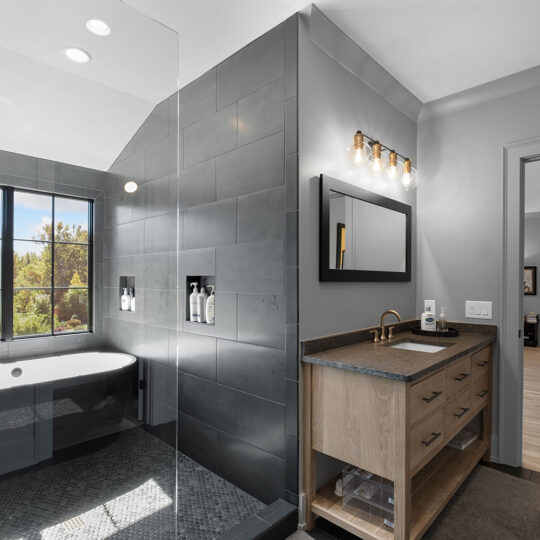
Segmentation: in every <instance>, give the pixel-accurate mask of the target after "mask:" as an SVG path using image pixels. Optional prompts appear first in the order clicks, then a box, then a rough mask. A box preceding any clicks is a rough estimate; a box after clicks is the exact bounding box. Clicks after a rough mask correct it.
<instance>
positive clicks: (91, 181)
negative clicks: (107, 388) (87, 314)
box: [0, 151, 108, 474]
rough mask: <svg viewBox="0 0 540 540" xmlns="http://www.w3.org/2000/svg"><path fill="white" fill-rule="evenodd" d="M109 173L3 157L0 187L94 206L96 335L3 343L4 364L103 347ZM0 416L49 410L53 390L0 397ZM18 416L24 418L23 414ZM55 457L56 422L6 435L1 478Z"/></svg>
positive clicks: (1, 441)
mask: <svg viewBox="0 0 540 540" xmlns="http://www.w3.org/2000/svg"><path fill="white" fill-rule="evenodd" d="M107 176H108V175H107V173H103V172H101V171H95V170H92V169H85V168H82V167H76V166H74V165H67V164H65V163H58V162H55V161H48V160H45V159H38V158H35V157H32V156H25V155H21V154H14V153H11V152H5V151H0V186H13V187H15V188H17V187H18V188H24V189H29V190H35V191H38V192H39V191H41V192H45V193H56V194H58V195H72V196H76V197H84V198H88V199H93V200H94V201H95V207H94V210H95V213H94V217H95V223H94V233H95V236H94V298H93V301H94V304H93V306H94V309H93V316H94V320H93V332H92V333H88V334H77V335H63V336H50V337H39V338H32V339H24V340H16V341H10V342H7V341H2V342H0V362H11V361H14V360H16V359H19V358H28V357H32V356H50V355H56V354H62V353H67V352H70V351H83V350H89V349H93V348H96V347H99V346H100V345H102V344H103V221H104V219H103V214H104V189H105V183H106V180H107ZM0 394H1V395H0V411H1V412H3V413H4V414H5V415H9V414H14V415H17V410H20V409H24V408H33V407H34V406H35V405H36V404H37V403H38V402H39V403H41V404H42V405H47V404H50V401H51V400H52V397H51V396H52V385H38V386H27V387H24V388H16V389H13V390H3V391H2V392H0ZM19 415H20V413H19ZM51 455H52V422H40V423H39V425H36V426H35V427H34V426H33V425H26V426H24V427H23V428H21V429H18V430H17V434H16V436H14V435H13V434H12V430H7V431H4V432H3V434H2V436H1V437H0V474H3V473H5V472H9V471H13V470H17V469H20V468H22V467H27V466H29V465H32V464H34V463H37V462H38V461H40V460H43V459H47V458H49V457H51Z"/></svg>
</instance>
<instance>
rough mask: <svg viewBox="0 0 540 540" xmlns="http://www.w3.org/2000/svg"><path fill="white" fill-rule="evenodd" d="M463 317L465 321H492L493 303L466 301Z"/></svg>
mask: <svg viewBox="0 0 540 540" xmlns="http://www.w3.org/2000/svg"><path fill="white" fill-rule="evenodd" d="M465 317H466V318H467V319H493V302H485V301H478V300H466V301H465Z"/></svg>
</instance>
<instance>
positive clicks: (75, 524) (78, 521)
mask: <svg viewBox="0 0 540 540" xmlns="http://www.w3.org/2000/svg"><path fill="white" fill-rule="evenodd" d="M84 525H85V523H84V520H83V518H82V517H80V516H77V517H74V518H71V519H68V520H67V521H64V523H62V527H64V530H65V531H66V532H68V533H69V532H73V531H76V530H77V529H80V528H81V527H84Z"/></svg>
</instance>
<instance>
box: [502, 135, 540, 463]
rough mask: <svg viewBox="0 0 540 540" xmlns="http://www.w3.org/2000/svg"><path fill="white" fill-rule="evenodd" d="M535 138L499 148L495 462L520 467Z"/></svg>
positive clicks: (539, 149)
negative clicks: (528, 179)
mask: <svg viewBox="0 0 540 540" xmlns="http://www.w3.org/2000/svg"><path fill="white" fill-rule="evenodd" d="M539 157H540V138H537V139H529V140H526V141H520V142H516V143H512V144H509V145H506V146H505V147H504V178H503V229H504V230H503V250H502V291H501V292H502V294H501V299H502V306H501V308H502V310H501V313H502V316H501V328H500V334H499V344H500V361H499V378H498V380H499V437H498V456H497V458H498V461H499V462H500V463H506V464H508V465H512V466H513V467H519V466H521V460H522V443H523V228H524V196H525V193H524V192H525V189H524V186H525V174H524V173H525V164H526V163H527V162H528V161H535V160H538V159H539Z"/></svg>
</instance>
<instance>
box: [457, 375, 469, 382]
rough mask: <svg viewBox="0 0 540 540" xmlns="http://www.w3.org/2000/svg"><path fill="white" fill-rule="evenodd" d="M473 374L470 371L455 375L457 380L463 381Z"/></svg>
mask: <svg viewBox="0 0 540 540" xmlns="http://www.w3.org/2000/svg"><path fill="white" fill-rule="evenodd" d="M470 376H471V374H470V373H460V374H459V375H458V376H457V377H454V380H456V381H457V382H461V381H464V380H465V379H466V378H467V377H470Z"/></svg>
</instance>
